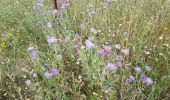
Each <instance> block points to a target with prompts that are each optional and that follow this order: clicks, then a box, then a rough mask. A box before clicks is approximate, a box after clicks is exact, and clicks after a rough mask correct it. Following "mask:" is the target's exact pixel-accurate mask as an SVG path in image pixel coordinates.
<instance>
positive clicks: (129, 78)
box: [125, 75, 135, 85]
mask: <svg viewBox="0 0 170 100" xmlns="http://www.w3.org/2000/svg"><path fill="white" fill-rule="evenodd" d="M134 80H135V77H133V76H132V75H130V76H129V77H128V78H126V80H125V84H126V85H129V84H131V83H132V82H133V81H134Z"/></svg>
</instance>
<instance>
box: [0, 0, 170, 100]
mask: <svg viewBox="0 0 170 100" xmlns="http://www.w3.org/2000/svg"><path fill="white" fill-rule="evenodd" d="M62 1H63V2H66V1H68V0H62ZM104 1H109V0H91V1H88V0H70V1H68V2H69V3H70V7H68V8H66V9H64V11H63V12H61V13H59V14H57V15H56V16H55V15H54V14H51V13H50V12H49V11H51V10H53V8H52V7H53V4H52V0H51V1H50V0H44V2H43V4H42V6H39V11H38V12H35V10H33V7H34V6H35V1H34V0H3V1H0V23H1V24H0V99H2V100H23V99H26V100H27V99H28V100H34V99H35V100H42V99H44V100H60V99H61V100H116V99H121V100H156V99H161V100H162V99H163V100H169V98H170V95H169V94H170V85H169V84H170V79H169V78H170V56H169V55H170V44H169V43H170V25H169V24H170V23H169V22H170V19H169V16H170V7H169V4H170V1H169V0H110V1H111V2H110V3H109V4H108V5H107V6H106V8H103V6H102V5H101V4H102V3H103V2H104ZM103 4H104V3H103ZM59 7H60V6H59ZM88 10H89V11H88ZM91 11H92V12H91ZM89 12H91V14H92V17H89V16H88V13H89ZM93 12H94V13H93ZM47 23H52V28H51V29H47ZM80 24H83V25H85V26H84V27H85V28H84V29H81V28H80ZM91 28H95V29H96V30H97V34H96V35H94V34H92V32H90V30H91ZM75 34H78V35H79V39H78V40H77V41H75V40H74V35H75ZM68 35H69V36H71V38H70V41H68V42H66V40H65V37H66V36H68ZM48 36H54V37H57V43H55V44H52V45H49V44H48V43H47V38H48ZM87 38H90V39H91V40H93V42H94V43H95V44H96V45H97V46H98V48H97V49H92V50H88V49H87V48H86V47H85V40H86V39H87ZM118 43H119V44H120V45H121V47H122V48H124V49H129V54H128V55H127V56H125V55H123V53H122V52H120V51H118V50H116V49H113V59H112V60H108V58H100V57H99V56H98V55H97V53H96V51H97V50H101V49H102V48H103V46H102V45H103V44H109V45H110V46H111V47H112V48H113V47H114V45H115V44H118ZM76 44H80V45H81V47H80V50H76V49H75V48H74V46H75V45H76ZM30 46H37V51H38V58H36V59H33V58H31V56H30V55H29V51H28V50H27V49H28V47H30ZM116 55H123V64H124V66H123V67H122V68H118V69H117V71H116V72H111V73H106V74H104V69H105V67H106V65H107V64H108V63H117V60H116V59H115V58H116ZM45 64H49V66H48V67H45V66H44V65H45ZM146 65H151V66H152V67H153V70H152V72H150V73H149V72H145V71H144V70H145V68H144V67H145V66H146ZM135 66H140V67H141V68H142V71H143V72H144V73H145V74H146V75H147V76H149V77H150V78H152V79H153V81H154V84H153V85H152V86H147V85H146V84H143V83H142V82H141V80H140V75H139V74H137V73H135V72H134V67H135ZM52 68H56V69H57V70H58V74H57V76H55V77H52V78H50V79H47V78H45V75H44V73H45V72H50V71H51V69H52ZM33 73H36V76H35V77H34V76H33ZM129 75H133V76H134V77H135V81H134V82H133V83H132V84H130V85H126V84H125V80H126V78H127V77H128V76H129ZM28 80H30V81H31V83H30V84H27V83H26V82H27V81H28ZM109 87H111V88H112V91H110V92H109V93H105V91H106V89H107V88H109Z"/></svg>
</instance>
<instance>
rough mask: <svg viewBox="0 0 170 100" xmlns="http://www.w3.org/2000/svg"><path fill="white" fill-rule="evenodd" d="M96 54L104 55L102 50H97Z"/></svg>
mask: <svg viewBox="0 0 170 100" xmlns="http://www.w3.org/2000/svg"><path fill="white" fill-rule="evenodd" d="M97 55H98V56H99V57H104V55H105V52H104V50H98V51H97Z"/></svg>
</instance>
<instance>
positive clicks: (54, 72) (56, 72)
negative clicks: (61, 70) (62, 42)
mask: <svg viewBox="0 0 170 100" xmlns="http://www.w3.org/2000/svg"><path fill="white" fill-rule="evenodd" d="M50 74H51V76H52V77H54V76H56V75H57V74H58V71H57V69H55V68H52V69H51V73H50Z"/></svg>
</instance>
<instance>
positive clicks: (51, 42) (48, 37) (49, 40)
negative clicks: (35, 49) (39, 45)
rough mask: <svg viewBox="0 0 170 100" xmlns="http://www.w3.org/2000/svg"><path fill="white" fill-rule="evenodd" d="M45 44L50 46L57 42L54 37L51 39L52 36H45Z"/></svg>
mask: <svg viewBox="0 0 170 100" xmlns="http://www.w3.org/2000/svg"><path fill="white" fill-rule="evenodd" d="M47 42H48V44H49V45H52V44H54V43H56V42H57V39H56V38H55V37H52V36H47Z"/></svg>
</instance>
